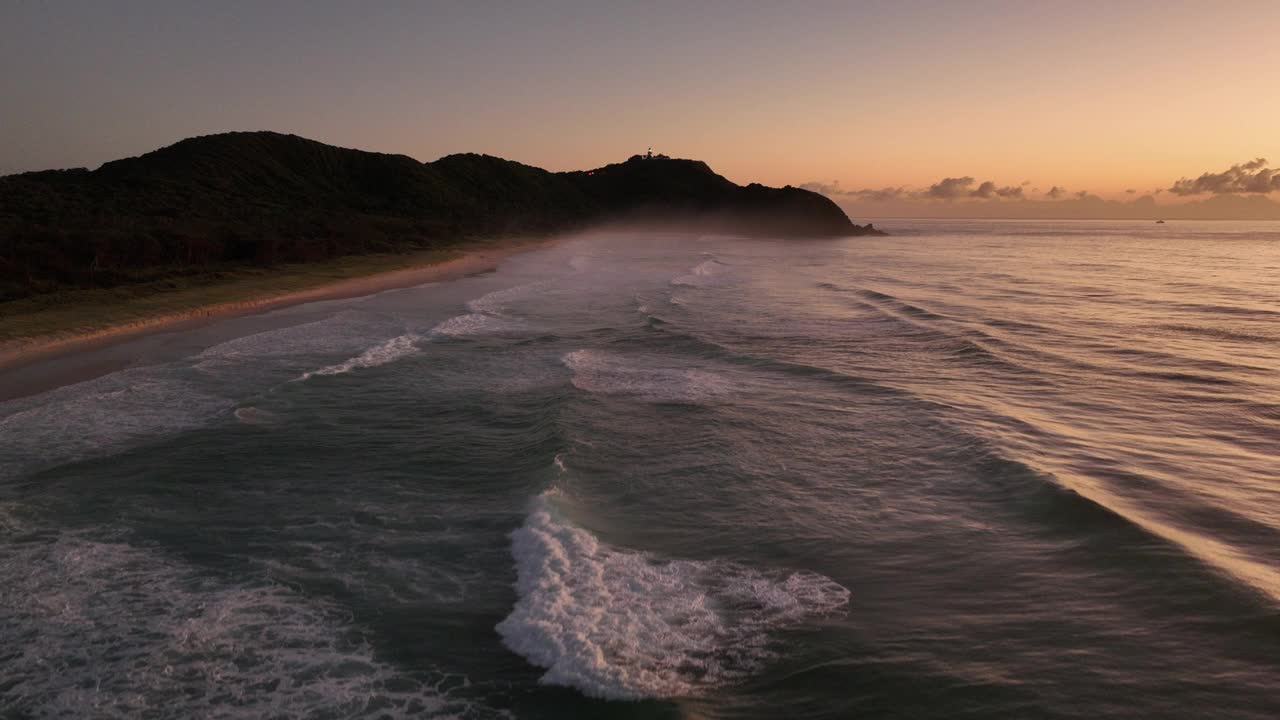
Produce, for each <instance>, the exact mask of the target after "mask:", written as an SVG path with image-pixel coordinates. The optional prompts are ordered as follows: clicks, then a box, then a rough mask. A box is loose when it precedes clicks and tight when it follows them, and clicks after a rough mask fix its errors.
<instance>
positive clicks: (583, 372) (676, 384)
mask: <svg viewBox="0 0 1280 720" xmlns="http://www.w3.org/2000/svg"><path fill="white" fill-rule="evenodd" d="M562 361H563V362H564V364H565V366H566V367H568V368H569V369H570V370H572V371H573V379H572V382H573V386H574V387H576V388H578V389H579V390H585V391H587V392H592V393H598V394H601V395H624V396H630V397H635V398H639V399H643V400H648V401H650V402H667V403H691V404H696V403H700V402H705V401H707V400H710V399H712V398H714V397H717V396H720V395H723V394H725V393H727V392H728V391H729V389H730V385H729V382H728V381H727V380H726V379H725V378H724V377H722V376H721V375H719V374H717V373H714V372H709V371H707V370H700V369H697V368H686V367H680V366H676V365H670V364H664V363H662V362H659V361H656V360H654V359H649V358H640V357H632V356H626V355H622V354H619V353H612V352H605V351H601V350H575V351H574V352H571V353H568V354H567V355H565V356H564V358H563V359H562Z"/></svg>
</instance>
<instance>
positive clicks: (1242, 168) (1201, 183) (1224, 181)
mask: <svg viewBox="0 0 1280 720" xmlns="http://www.w3.org/2000/svg"><path fill="white" fill-rule="evenodd" d="M1169 192H1171V193H1173V194H1174V195H1203V194H1213V195H1223V194H1226V193H1269V192H1280V171H1276V170H1272V169H1270V168H1268V167H1267V160H1266V158H1256V159H1254V160H1250V161H1249V162H1246V163H1238V164H1236V165H1232V166H1231V167H1230V168H1228V169H1227V170H1224V171H1222V172H1218V173H1208V172H1207V173H1203V174H1201V175H1200V177H1198V178H1196V179H1194V180H1192V179H1190V178H1185V177H1184V178H1182V179H1181V180H1178V181H1177V182H1175V183H1174V184H1173V185H1172V186H1171V187H1170V188H1169Z"/></svg>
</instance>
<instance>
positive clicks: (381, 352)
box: [298, 334, 418, 380]
mask: <svg viewBox="0 0 1280 720" xmlns="http://www.w3.org/2000/svg"><path fill="white" fill-rule="evenodd" d="M417 340H418V336H417V335H412V334H411V335H401V336H399V337H394V338H391V339H390V340H388V341H386V342H384V343H381V344H379V345H375V346H374V347H371V348H369V349H368V350H365V351H364V352H362V353H360V354H359V355H357V356H356V357H353V358H351V359H350V360H346V361H343V362H340V363H338V364H337V365H330V366H328V367H323V368H320V369H319V370H313V371H311V372H306V373H303V374H302V376H301V377H299V378H298V379H299V380H307V379H309V378H313V377H315V376H317V375H341V374H343V373H348V372H351V371H352V370H355V369H357V368H370V367H377V366H379V365H386V364H387V363H390V362H395V361H396V360H399V359H400V358H402V357H405V356H407V355H412V354H413V353H415V352H417V350H418V348H417V346H416V345H415V344H414V343H415V342H417Z"/></svg>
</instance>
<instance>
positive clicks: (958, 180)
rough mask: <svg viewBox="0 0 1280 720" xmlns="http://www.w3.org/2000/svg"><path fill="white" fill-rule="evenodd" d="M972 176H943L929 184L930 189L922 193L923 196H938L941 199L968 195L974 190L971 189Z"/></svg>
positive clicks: (952, 198)
mask: <svg viewBox="0 0 1280 720" xmlns="http://www.w3.org/2000/svg"><path fill="white" fill-rule="evenodd" d="M973 183H974V180H973V178H972V177H970V176H968V175H965V176H964V177H949V178H942V179H941V180H939V181H938V182H936V183H934V184H932V185H930V186H929V189H928V190H925V191H924V192H922V193H920V195H921V196H922V197H928V198H936V199H939V200H954V199H955V198H961V197H966V196H968V195H970V194H972V192H975V191H971V190H969V188H970V187H972V186H973Z"/></svg>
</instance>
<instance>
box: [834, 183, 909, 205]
mask: <svg viewBox="0 0 1280 720" xmlns="http://www.w3.org/2000/svg"><path fill="white" fill-rule="evenodd" d="M848 194H849V195H854V196H856V197H859V198H862V199H863V200H875V201H880V202H883V201H885V200H897V199H898V198H902V197H906V196H907V195H908V194H910V193H909V192H908V191H907V189H906V188H905V187H882V188H880V189H878V190H877V189H874V188H867V189H866V190H852V191H850V192H849V193H848Z"/></svg>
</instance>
